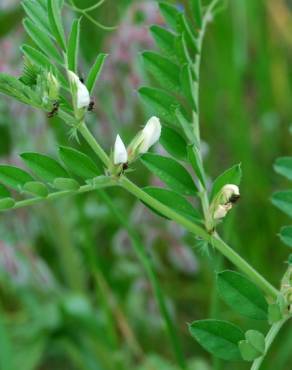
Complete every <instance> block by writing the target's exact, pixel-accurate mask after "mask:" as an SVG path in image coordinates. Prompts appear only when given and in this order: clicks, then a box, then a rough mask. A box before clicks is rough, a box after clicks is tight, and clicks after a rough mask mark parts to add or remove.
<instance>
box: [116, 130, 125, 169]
mask: <svg viewBox="0 0 292 370" xmlns="http://www.w3.org/2000/svg"><path fill="white" fill-rule="evenodd" d="M127 162H128V153H127V149H126V147H125V145H124V143H123V141H122V139H121V137H120V135H117V138H116V141H115V146H114V164H115V165H119V164H123V163H127Z"/></svg>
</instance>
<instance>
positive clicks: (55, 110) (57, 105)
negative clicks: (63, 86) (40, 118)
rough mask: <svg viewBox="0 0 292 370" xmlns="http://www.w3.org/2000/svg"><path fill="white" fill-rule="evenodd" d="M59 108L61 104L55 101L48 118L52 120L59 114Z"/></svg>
mask: <svg viewBox="0 0 292 370" xmlns="http://www.w3.org/2000/svg"><path fill="white" fill-rule="evenodd" d="M59 106H60V103H59V102H58V100H55V101H54V103H53V109H52V110H51V111H50V112H49V113H48V118H52V117H54V116H55V115H56V114H57V113H58V110H59Z"/></svg>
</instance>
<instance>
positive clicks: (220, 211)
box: [213, 203, 232, 220]
mask: <svg viewBox="0 0 292 370" xmlns="http://www.w3.org/2000/svg"><path fill="white" fill-rule="evenodd" d="M231 208H232V204H231V203H228V204H224V205H222V204H219V206H218V207H217V208H216V210H215V212H214V215H213V217H214V219H215V220H220V219H221V218H224V217H225V216H226V215H227V213H228V211H230V209H231Z"/></svg>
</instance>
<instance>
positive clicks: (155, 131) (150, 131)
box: [139, 116, 161, 154]
mask: <svg viewBox="0 0 292 370" xmlns="http://www.w3.org/2000/svg"><path fill="white" fill-rule="evenodd" d="M160 135H161V124H160V120H159V118H157V117H155V116H153V117H151V118H150V119H149V121H148V122H147V123H146V125H145V127H144V128H143V130H142V132H141V136H140V140H141V144H140V145H139V154H143V153H146V152H148V150H149V149H150V148H151V146H152V145H154V144H155V143H156V142H157V141H158V140H159V138H160Z"/></svg>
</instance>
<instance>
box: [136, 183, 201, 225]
mask: <svg viewBox="0 0 292 370" xmlns="http://www.w3.org/2000/svg"><path fill="white" fill-rule="evenodd" d="M143 190H144V191H145V192H146V193H147V194H149V195H150V196H151V197H153V198H155V199H157V200H158V201H159V202H161V203H163V204H164V205H166V206H167V207H169V208H170V209H172V210H174V211H176V212H177V213H179V214H181V215H183V216H184V217H186V218H188V219H189V220H191V221H193V222H196V223H198V222H199V223H201V222H202V217H201V215H200V213H199V212H198V211H197V210H196V209H195V208H194V207H193V206H192V205H191V203H189V202H188V201H187V200H186V199H185V198H184V197H182V196H181V195H180V194H178V193H176V192H174V191H172V190H168V189H164V188H158V187H153V186H147V187H145V188H143ZM146 206H147V205H146ZM147 207H148V206H147ZM150 209H151V210H152V211H153V212H155V213H156V214H158V215H159V216H161V217H164V216H163V215H161V214H160V213H158V212H156V211H155V210H154V209H152V208H150Z"/></svg>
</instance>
